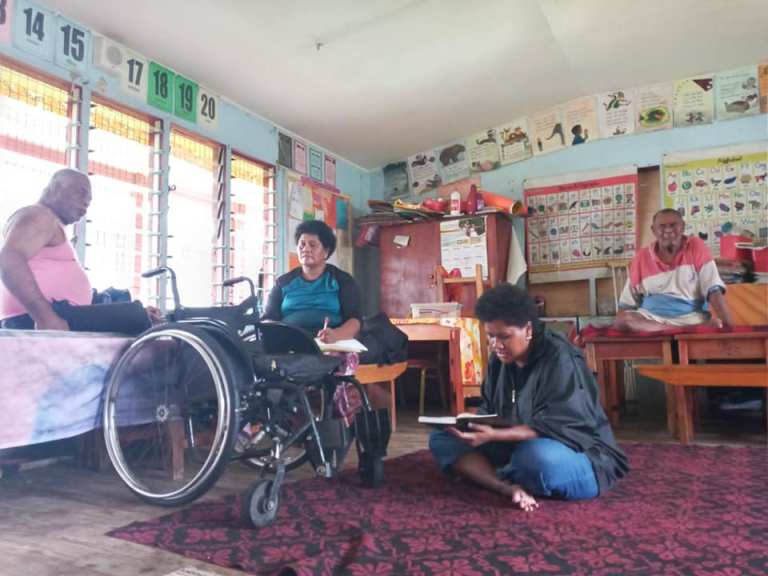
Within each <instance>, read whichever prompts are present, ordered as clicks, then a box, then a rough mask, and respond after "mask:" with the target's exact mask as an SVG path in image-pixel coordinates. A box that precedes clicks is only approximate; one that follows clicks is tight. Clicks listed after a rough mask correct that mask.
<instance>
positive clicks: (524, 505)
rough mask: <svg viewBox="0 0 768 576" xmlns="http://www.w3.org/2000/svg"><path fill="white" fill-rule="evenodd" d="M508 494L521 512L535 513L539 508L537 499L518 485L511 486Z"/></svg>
mask: <svg viewBox="0 0 768 576" xmlns="http://www.w3.org/2000/svg"><path fill="white" fill-rule="evenodd" d="M506 492H507V494H508V495H509V496H511V497H512V502H514V503H515V504H517V505H518V506H519V507H520V509H521V510H525V511H526V512H533V511H534V510H536V509H537V508H538V507H539V503H538V502H536V499H535V498H534V497H533V496H531V495H530V494H528V492H526V491H525V490H523V489H522V488H521V487H520V486H518V485H517V484H511V485H510V486H509V489H508V490H507V491H506Z"/></svg>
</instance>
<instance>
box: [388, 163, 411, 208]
mask: <svg viewBox="0 0 768 576" xmlns="http://www.w3.org/2000/svg"><path fill="white" fill-rule="evenodd" d="M382 172H383V173H384V198H385V199H387V200H391V199H395V198H402V197H403V196H407V195H408V193H409V191H410V188H409V186H408V166H407V162H404V161H403V162H392V163H390V164H387V165H386V166H384V168H383V169H382Z"/></svg>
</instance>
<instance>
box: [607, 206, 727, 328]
mask: <svg viewBox="0 0 768 576" xmlns="http://www.w3.org/2000/svg"><path fill="white" fill-rule="evenodd" d="M651 230H652V231H653V235H654V236H655V237H656V242H654V243H653V244H651V245H650V246H646V247H645V248H643V249H641V250H640V251H639V252H638V253H637V254H636V255H635V257H634V259H633V260H632V263H631V264H630V267H629V278H627V284H626V286H625V287H624V291H623V292H622V294H621V299H620V300H619V313H618V314H617V315H616V321H615V322H614V327H615V328H617V329H619V330H623V331H627V332H658V331H661V330H665V329H668V328H673V327H681V326H693V325H697V324H709V325H712V326H715V327H718V328H722V327H724V326H731V325H733V320H732V319H731V313H730V311H729V310H728V305H727V304H726V302H725V298H724V296H723V295H724V294H725V284H724V283H723V281H722V280H721V279H720V274H719V273H718V271H717V266H716V265H715V261H714V260H713V259H712V254H711V253H710V251H709V249H708V248H707V245H706V244H704V241H703V240H701V239H700V238H698V237H697V236H685V235H684V234H683V231H684V230H685V222H684V221H683V217H682V216H681V215H680V213H679V212H677V211H676V210H673V209H671V208H666V209H664V210H659V211H658V212H657V213H656V214H655V215H654V217H653V224H652V226H651ZM707 305H709V306H711V307H712V308H713V309H714V311H715V312H716V313H717V318H712V317H711V316H710V314H709V311H708V306H707Z"/></svg>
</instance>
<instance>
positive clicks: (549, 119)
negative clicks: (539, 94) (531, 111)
mask: <svg viewBox="0 0 768 576" xmlns="http://www.w3.org/2000/svg"><path fill="white" fill-rule="evenodd" d="M529 126H530V129H531V141H532V142H533V153H534V155H539V154H546V153H547V152H554V151H555V150H560V149H561V148H565V132H564V131H563V130H564V128H563V110H562V108H560V107H555V108H550V109H549V110H545V111H544V112H541V113H539V114H536V115H534V116H531V118H530V123H529Z"/></svg>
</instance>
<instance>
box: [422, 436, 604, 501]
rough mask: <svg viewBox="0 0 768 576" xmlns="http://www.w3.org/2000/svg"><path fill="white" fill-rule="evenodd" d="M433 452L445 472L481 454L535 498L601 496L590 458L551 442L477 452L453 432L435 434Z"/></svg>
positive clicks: (484, 448) (480, 448)
mask: <svg viewBox="0 0 768 576" xmlns="http://www.w3.org/2000/svg"><path fill="white" fill-rule="evenodd" d="M429 449H430V450H431V451H432V455H433V456H434V457H435V460H437V462H438V464H439V465H440V467H441V468H442V469H443V470H444V471H450V469H451V466H452V465H453V463H454V462H456V461H457V460H458V459H459V458H461V457H462V456H464V455H466V454H468V453H470V452H477V453H479V454H481V455H483V456H485V457H486V458H487V459H488V460H489V461H490V462H491V464H492V465H494V466H496V473H497V474H498V476H499V478H502V479H504V480H507V481H509V482H511V483H513V484H519V485H520V486H522V487H523V489H525V490H526V491H528V492H529V493H530V494H533V495H534V496H544V497H548V498H557V499H561V500H585V499H588V498H594V497H595V496H597V495H598V494H599V488H598V485H597V478H595V471H594V470H593V468H592V464H591V462H590V461H589V458H587V456H586V455H585V454H584V453H583V452H576V451H575V450H572V449H571V448H569V447H568V446H566V445H565V444H563V443H562V442H558V441H557V440H552V439H551V438H534V439H533V440H525V441H523V442H515V443H512V442H489V443H487V444H483V445H481V446H478V447H477V448H473V447H472V446H470V445H469V444H467V443H466V442H464V441H463V440H460V439H459V438H456V437H455V436H453V435H452V434H451V433H450V432H445V431H440V432H433V433H432V434H431V435H430V436H429Z"/></svg>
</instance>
